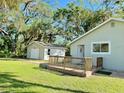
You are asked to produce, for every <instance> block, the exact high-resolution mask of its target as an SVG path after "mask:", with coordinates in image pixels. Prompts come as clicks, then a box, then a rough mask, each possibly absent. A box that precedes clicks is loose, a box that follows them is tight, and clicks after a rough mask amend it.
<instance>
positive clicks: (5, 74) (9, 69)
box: [0, 60, 124, 93]
mask: <svg viewBox="0 0 124 93" xmlns="http://www.w3.org/2000/svg"><path fill="white" fill-rule="evenodd" d="M0 92H2V93H123V92H124V79H119V78H112V77H106V76H92V77H89V78H82V77H75V76H67V75H62V74H60V73H53V72H50V71H48V70H43V69H39V66H38V64H30V63H27V60H0Z"/></svg>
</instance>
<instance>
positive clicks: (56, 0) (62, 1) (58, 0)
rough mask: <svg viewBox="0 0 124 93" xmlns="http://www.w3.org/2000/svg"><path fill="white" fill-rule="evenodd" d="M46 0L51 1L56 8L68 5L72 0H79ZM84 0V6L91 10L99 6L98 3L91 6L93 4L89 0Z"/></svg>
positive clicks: (74, 0)
mask: <svg viewBox="0 0 124 93" xmlns="http://www.w3.org/2000/svg"><path fill="white" fill-rule="evenodd" d="M44 1H47V2H49V4H50V5H51V7H52V8H54V9H56V8H62V7H66V5H67V4H68V3H71V2H74V3H75V2H76V1H77V0H44ZM83 1H84V3H83V4H84V5H83V4H82V6H84V7H85V8H89V9H91V10H96V9H97V8H98V7H99V4H98V3H95V4H93V5H92V7H91V5H90V3H89V2H88V0H83ZM89 1H90V0H89Z"/></svg>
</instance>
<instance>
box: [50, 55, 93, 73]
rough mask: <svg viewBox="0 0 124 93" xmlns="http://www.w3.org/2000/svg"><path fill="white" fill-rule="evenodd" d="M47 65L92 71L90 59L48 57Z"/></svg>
mask: <svg viewBox="0 0 124 93" xmlns="http://www.w3.org/2000/svg"><path fill="white" fill-rule="evenodd" d="M49 64H50V65H54V66H61V67H64V68H73V69H80V70H86V71H92V58H90V57H85V58H78V57H71V56H65V57H63V56H49Z"/></svg>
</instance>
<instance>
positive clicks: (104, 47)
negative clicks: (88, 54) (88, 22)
mask: <svg viewBox="0 0 124 93" xmlns="http://www.w3.org/2000/svg"><path fill="white" fill-rule="evenodd" d="M92 53H96V54H110V42H93V43H92Z"/></svg>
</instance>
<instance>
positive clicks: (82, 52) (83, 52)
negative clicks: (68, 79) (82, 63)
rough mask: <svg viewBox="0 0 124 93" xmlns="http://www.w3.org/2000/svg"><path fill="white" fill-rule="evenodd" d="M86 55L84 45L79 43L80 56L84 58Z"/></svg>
mask: <svg viewBox="0 0 124 93" xmlns="http://www.w3.org/2000/svg"><path fill="white" fill-rule="evenodd" d="M84 56H85V49H84V45H79V46H78V57H80V58H82V57H84Z"/></svg>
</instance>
